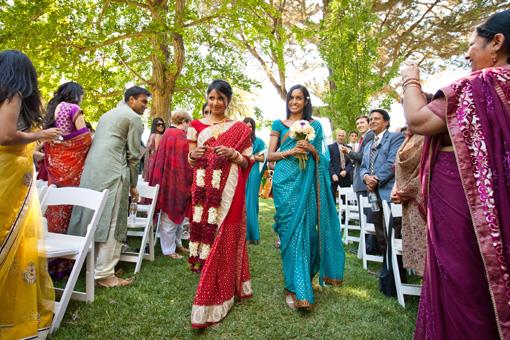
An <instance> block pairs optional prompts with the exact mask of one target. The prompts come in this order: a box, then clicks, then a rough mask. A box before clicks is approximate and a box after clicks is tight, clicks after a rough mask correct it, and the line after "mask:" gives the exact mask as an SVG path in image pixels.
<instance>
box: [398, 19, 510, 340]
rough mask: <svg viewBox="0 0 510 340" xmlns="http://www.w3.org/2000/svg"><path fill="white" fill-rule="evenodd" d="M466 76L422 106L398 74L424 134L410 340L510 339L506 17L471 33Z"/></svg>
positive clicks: (410, 72)
mask: <svg viewBox="0 0 510 340" xmlns="http://www.w3.org/2000/svg"><path fill="white" fill-rule="evenodd" d="M466 59H467V60H468V61H469V62H470V63H471V69H472V71H473V72H472V73H471V74H470V75H469V76H467V77H464V78H462V79H459V80H457V81H455V82H454V83H452V84H450V85H449V86H447V87H445V88H443V89H441V90H440V91H438V93H436V95H435V99H434V100H433V101H432V102H431V103H430V104H428V105H427V104H426V102H425V99H424V97H423V96H422V95H421V86H420V81H419V71H418V68H417V67H416V66H412V67H410V68H408V69H406V70H403V71H402V77H403V81H404V85H403V88H404V112H405V114H406V119H407V122H408V124H409V127H410V128H411V130H412V131H413V132H414V133H417V134H423V135H426V136H429V137H427V141H426V146H425V148H424V157H423V158H422V169H421V178H422V182H423V188H424V199H425V201H426V202H427V209H428V215H427V221H428V226H427V259H426V266H425V274H424V281H423V288H422V293H421V300H420V307H419V311H418V318H417V321H416V332H415V339H497V338H501V339H510V273H509V270H508V265H509V263H510V222H509V221H510V11H509V10H506V11H503V12H500V13H497V14H495V15H493V16H491V17H490V18H489V19H488V20H487V21H486V22H485V23H484V24H482V25H481V26H479V27H477V28H476V32H475V34H474V35H473V38H472V40H471V43H470V47H469V50H468V54H467V56H466Z"/></svg>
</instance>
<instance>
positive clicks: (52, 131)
mask: <svg viewBox="0 0 510 340" xmlns="http://www.w3.org/2000/svg"><path fill="white" fill-rule="evenodd" d="M38 134H39V136H38V138H37V139H39V140H41V141H43V142H49V141H52V140H56V139H60V138H61V137H62V134H63V131H62V130H61V129H59V128H49V129H45V130H41V131H39V132H38Z"/></svg>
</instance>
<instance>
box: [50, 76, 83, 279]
mask: <svg viewBox="0 0 510 340" xmlns="http://www.w3.org/2000/svg"><path fill="white" fill-rule="evenodd" d="M82 98H83V88H82V87H81V86H80V84H78V83H75V82H68V83H64V84H62V85H60V86H59V88H58V89H57V92H56V93H55V95H54V97H53V98H52V99H51V100H50V101H49V103H48V110H47V114H46V120H45V127H46V128H51V127H56V128H59V129H61V130H62V131H63V140H60V141H51V142H46V143H45V144H44V164H45V168H46V171H47V174H48V185H51V184H54V185H56V186H57V187H73V186H78V185H79V184H80V178H81V173H82V172H83V165H84V163H85V158H86V157H87V153H88V151H89V149H90V145H91V144H92V137H91V135H90V131H89V129H88V128H87V127H86V126H85V120H84V119H83V114H82V110H81V108H80V107H79V104H80V103H81V100H82ZM72 208H73V207H72V206H71V205H59V206H51V207H48V210H46V219H47V220H48V231H50V232H54V233H63V234H65V233H67V228H68V226H69V221H70V219H71V213H72ZM71 269H72V262H71V261H67V260H61V259H56V260H53V261H50V263H49V271H50V274H51V276H52V277H53V279H60V278H62V277H63V276H65V275H67V274H68V272H69V271H70V270H71Z"/></svg>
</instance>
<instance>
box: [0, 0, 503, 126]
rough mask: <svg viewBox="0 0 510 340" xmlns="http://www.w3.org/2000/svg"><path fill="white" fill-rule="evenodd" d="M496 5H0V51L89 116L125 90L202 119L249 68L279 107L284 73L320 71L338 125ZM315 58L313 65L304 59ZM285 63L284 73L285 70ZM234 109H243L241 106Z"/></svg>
mask: <svg viewBox="0 0 510 340" xmlns="http://www.w3.org/2000/svg"><path fill="white" fill-rule="evenodd" d="M509 6H510V1H496V0H476V1H462V0H443V1H439V0H424V1H419V2H416V1H407V0H390V1H382V0H350V1H349V0H322V1H318V0H263V1H260V0H225V1H219V0H205V1H198V0H172V1H169V0H105V1H97V0H40V1H29V0H17V1H10V0H0V49H8V48H14V49H19V50H22V51H23V52H25V53H27V55H28V56H29V57H30V58H31V59H32V61H33V62H34V64H35V66H36V68H37V70H38V72H39V79H40V83H41V89H42V92H43V95H44V98H45V99H46V100H48V99H49V98H50V97H51V94H52V93H53V91H54V90H55V89H56V88H57V86H58V85H59V84H60V83H61V82H63V81H64V80H74V81H77V82H79V83H80V84H82V85H83V87H84V88H85V91H86V96H85V102H84V105H83V106H84V108H85V114H86V117H87V119H89V120H97V119H98V117H99V116H100V115H101V114H102V113H104V112H106V111H107V110H109V109H111V108H112V107H113V106H115V104H116V103H117V102H118V101H119V100H121V99H122V93H123V91H124V89H125V86H126V85H129V84H133V85H134V84H137V85H141V86H146V87H147V88H148V89H149V90H150V91H151V92H152V93H153V103H152V106H151V110H152V111H151V115H152V116H159V117H163V118H165V119H168V115H169V113H170V112H171V110H172V108H173V107H175V106H179V107H181V108H186V109H188V110H191V111H194V112H195V113H198V111H199V109H200V108H201V105H202V103H203V102H204V100H205V90H206V86H207V84H208V83H209V82H210V81H211V80H212V79H215V78H223V79H226V80H228V81H230V82H231V83H232V85H233V86H234V87H235V88H236V89H238V93H240V94H241V95H245V94H247V93H249V92H250V91H251V90H253V88H254V87H255V86H258V85H259V84H257V81H256V80H255V79H254V78H253V75H252V74H246V69H245V66H246V64H247V61H248V60H255V61H256V62H257V63H258V65H259V66H260V71H261V74H265V75H266V77H267V79H268V80H269V81H270V82H271V84H272V85H273V87H274V89H275V91H276V93H277V94H278V96H279V97H280V98H282V99H284V98H285V94H286V91H287V81H288V77H289V72H290V71H289V70H290V69H292V70H293V71H294V70H296V72H301V71H304V70H306V69H310V68H317V67H327V68H328V69H329V74H330V77H329V79H327V80H317V81H315V80H314V81H313V82H310V83H308V84H305V85H307V86H308V87H309V88H310V89H311V91H312V92H313V93H314V94H315V95H317V96H318V97H320V98H321V99H322V100H323V101H325V102H326V103H327V105H328V106H327V107H326V108H325V109H321V114H322V113H324V114H326V115H328V116H329V117H331V119H332V121H333V123H334V124H335V126H336V127H339V126H342V127H344V128H346V129H352V128H354V126H353V124H354V117H355V116H357V115H359V114H360V113H363V112H366V111H367V110H368V108H369V105H370V103H371V102H373V100H374V98H375V97H377V98H380V99H381V100H382V103H381V105H383V106H384V105H387V104H388V103H389V101H391V100H398V97H399V93H398V91H397V88H398V85H399V84H398V81H394V80H392V79H393V78H394V77H395V75H396V74H397V71H398V69H399V67H400V66H401V64H402V63H403V62H404V61H406V60H409V59H412V60H414V61H417V62H419V63H421V65H422V66H423V67H426V68H427V70H428V71H429V72H435V71H437V70H438V69H439V68H440V67H441V66H444V65H446V63H444V62H441V61H445V60H446V61H448V62H451V61H452V60H458V59H452V58H455V57H456V56H459V55H460V54H461V53H463V52H464V51H465V50H466V43H465V42H466V39H465V37H467V35H468V34H469V32H470V31H471V30H472V29H473V27H474V26H475V25H476V24H478V23H480V22H482V21H483V20H484V19H486V18H487V17H488V16H489V15H490V14H492V13H494V12H496V11H498V10H501V9H503V8H509ZM317 49H318V50H319V51H320V55H321V56H322V58H321V60H316V59H314V58H313V57H310V51H312V50H317ZM291 66H292V67H291ZM236 100H237V102H236V103H235V104H236V107H238V108H239V109H240V110H242V111H245V112H248V111H250V110H249V109H248V108H247V107H246V103H244V100H243V99H242V98H238V99H236Z"/></svg>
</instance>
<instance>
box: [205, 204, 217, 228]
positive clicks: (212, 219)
mask: <svg viewBox="0 0 510 340" xmlns="http://www.w3.org/2000/svg"><path fill="white" fill-rule="evenodd" d="M207 213H208V216H207V223H209V224H216V221H217V219H218V210H217V209H216V208H215V207H210V208H209V210H208V212H207Z"/></svg>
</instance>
